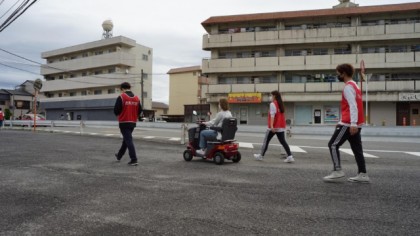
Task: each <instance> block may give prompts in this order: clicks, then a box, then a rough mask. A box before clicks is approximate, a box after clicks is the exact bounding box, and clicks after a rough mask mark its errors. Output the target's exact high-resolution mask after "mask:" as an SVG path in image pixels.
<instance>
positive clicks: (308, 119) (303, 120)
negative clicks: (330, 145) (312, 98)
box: [295, 105, 312, 125]
mask: <svg viewBox="0 0 420 236" xmlns="http://www.w3.org/2000/svg"><path fill="white" fill-rule="evenodd" d="M295 124H296V125H310V124H312V106H310V105H300V106H296V109H295Z"/></svg>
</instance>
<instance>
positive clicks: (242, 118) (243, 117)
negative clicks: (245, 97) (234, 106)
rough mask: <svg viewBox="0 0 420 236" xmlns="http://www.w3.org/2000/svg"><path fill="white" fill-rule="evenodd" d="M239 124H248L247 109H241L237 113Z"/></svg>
mask: <svg viewBox="0 0 420 236" xmlns="http://www.w3.org/2000/svg"><path fill="white" fill-rule="evenodd" d="M239 116H240V118H239V123H240V124H248V107H241V108H240V112H239Z"/></svg>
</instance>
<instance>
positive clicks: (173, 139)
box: [169, 138, 181, 141]
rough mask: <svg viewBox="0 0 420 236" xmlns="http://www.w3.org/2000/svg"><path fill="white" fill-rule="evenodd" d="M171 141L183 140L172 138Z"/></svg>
mask: <svg viewBox="0 0 420 236" xmlns="http://www.w3.org/2000/svg"><path fill="white" fill-rule="evenodd" d="M169 141H181V138H170V139H169Z"/></svg>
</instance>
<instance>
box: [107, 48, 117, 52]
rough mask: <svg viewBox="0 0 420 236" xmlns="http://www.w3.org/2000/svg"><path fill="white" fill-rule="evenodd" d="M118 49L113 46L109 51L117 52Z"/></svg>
mask: <svg viewBox="0 0 420 236" xmlns="http://www.w3.org/2000/svg"><path fill="white" fill-rule="evenodd" d="M116 51H117V49H116V48H111V49H109V50H108V53H113V52H116Z"/></svg>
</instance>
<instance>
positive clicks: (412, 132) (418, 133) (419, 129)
mask: <svg viewBox="0 0 420 236" xmlns="http://www.w3.org/2000/svg"><path fill="white" fill-rule="evenodd" d="M9 122H10V121H5V125H9V124H10V123H9ZM13 122H14V125H13V129H28V130H29V128H28V127H26V128H22V127H21V126H16V124H15V122H16V121H13ZM39 123H41V122H39ZM41 124H43V125H45V126H46V127H43V128H40V130H48V129H53V128H54V127H72V128H80V129H84V128H118V122H116V121H43V122H42V123H41ZM185 125H187V127H188V128H191V127H195V126H196V124H195V123H188V124H185V123H160V122H138V123H137V127H139V128H157V129H179V130H181V128H182V127H184V126H185ZM10 128H11V127H9V126H5V127H3V129H10ZM265 129H266V126H265V125H238V132H243V133H261V132H263V131H264V130H265ZM333 132H334V125H310V126H309V125H308V126H292V128H291V133H292V135H318V136H319V135H321V136H323V135H327V136H329V135H332V133H333ZM362 135H363V136H373V137H406V138H410V137H413V138H420V126H364V127H363V128H362Z"/></svg>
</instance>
